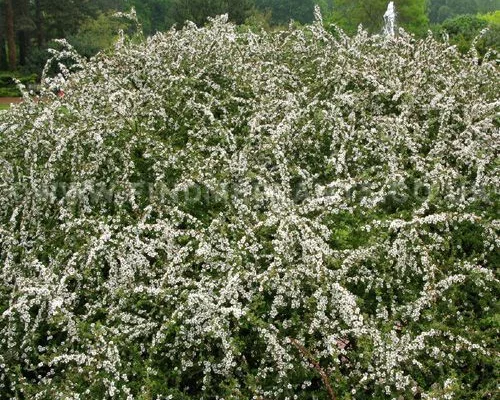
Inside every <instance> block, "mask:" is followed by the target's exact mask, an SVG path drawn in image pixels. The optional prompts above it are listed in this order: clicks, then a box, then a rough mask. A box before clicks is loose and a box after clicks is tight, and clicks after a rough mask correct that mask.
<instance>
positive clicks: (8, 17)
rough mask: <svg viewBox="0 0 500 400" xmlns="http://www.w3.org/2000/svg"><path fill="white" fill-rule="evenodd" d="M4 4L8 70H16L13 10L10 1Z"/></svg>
mask: <svg viewBox="0 0 500 400" xmlns="http://www.w3.org/2000/svg"><path fill="white" fill-rule="evenodd" d="M4 4H5V27H6V34H7V47H8V51H9V68H10V69H11V70H14V69H15V68H16V62H17V60H16V56H17V55H16V34H15V30H14V10H13V8H12V0H4Z"/></svg>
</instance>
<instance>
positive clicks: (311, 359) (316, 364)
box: [288, 338, 337, 400]
mask: <svg viewBox="0 0 500 400" xmlns="http://www.w3.org/2000/svg"><path fill="white" fill-rule="evenodd" d="M288 339H290V342H291V343H292V344H293V345H294V346H295V347H296V348H297V349H298V350H299V352H300V353H301V354H302V355H303V356H304V357H305V358H306V359H307V360H308V361H309V362H310V363H311V364H312V366H313V367H314V369H315V370H316V371H318V373H319V374H320V376H321V380H322V381H323V384H324V385H325V387H326V391H327V392H328V396H329V397H330V399H331V400H337V396H335V393H334V392H333V389H332V386H331V385H330V382H329V380H328V376H327V375H326V372H325V370H324V369H323V368H321V365H320V364H319V362H318V361H317V360H316V359H315V358H314V357H313V355H312V354H311V352H310V351H309V350H307V349H306V348H305V347H304V346H303V345H302V344H301V343H300V342H299V341H298V340H297V339H294V338H288Z"/></svg>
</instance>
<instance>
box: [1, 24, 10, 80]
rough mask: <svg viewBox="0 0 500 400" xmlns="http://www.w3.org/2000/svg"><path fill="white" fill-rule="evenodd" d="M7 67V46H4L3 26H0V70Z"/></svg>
mask: <svg viewBox="0 0 500 400" xmlns="http://www.w3.org/2000/svg"><path fill="white" fill-rule="evenodd" d="M7 68H9V64H8V63H7V47H6V46H5V36H4V31H3V27H2V28H0V70H5V69H7Z"/></svg>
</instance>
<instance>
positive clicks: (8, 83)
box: [0, 72, 37, 97]
mask: <svg viewBox="0 0 500 400" xmlns="http://www.w3.org/2000/svg"><path fill="white" fill-rule="evenodd" d="M36 79H37V76H36V74H31V75H20V74H18V73H13V72H0V97H19V96H21V92H20V91H19V89H18V88H17V84H16V80H18V81H19V82H21V84H23V85H25V86H27V85H31V84H35V83H36Z"/></svg>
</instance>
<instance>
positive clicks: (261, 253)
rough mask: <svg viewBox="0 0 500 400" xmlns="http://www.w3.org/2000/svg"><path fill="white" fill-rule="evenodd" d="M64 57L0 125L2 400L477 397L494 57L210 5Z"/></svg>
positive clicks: (494, 114) (488, 382) (486, 291)
mask: <svg viewBox="0 0 500 400" xmlns="http://www.w3.org/2000/svg"><path fill="white" fill-rule="evenodd" d="M69 55H71V49H68V50H65V51H63V52H62V53H60V54H56V55H55V56H54V57H55V58H54V60H55V61H57V59H58V58H67V57H68V56H69ZM73 65H74V70H73V71H68V70H66V69H65V68H64V67H62V71H63V72H62V74H61V75H59V76H57V77H56V78H54V79H47V80H46V82H45V83H46V87H45V89H44V92H43V94H42V98H41V99H40V100H39V101H34V100H32V99H30V98H29V97H26V98H25V101H24V102H23V103H22V104H20V105H18V106H16V107H13V108H12V109H10V110H9V111H7V112H5V113H4V114H2V115H1V116H0V118H1V120H0V121H1V122H0V127H1V129H0V185H1V192H0V196H1V199H0V259H1V275H0V316H1V317H0V393H1V395H0V397H2V398H19V399H22V398H25V399H28V398H29V399H104V398H112V399H134V398H137V399H250V398H253V399H312V398H317V399H335V398H336V399H373V398H375V399H390V398H392V399H411V398H421V399H473V398H477V399H479V398H489V397H492V396H493V393H494V391H495V390H496V383H495V377H496V375H495V374H496V372H497V371H496V368H498V365H497V364H496V361H495V360H496V358H497V356H498V348H497V347H496V338H497V335H498V328H499V319H498V314H497V312H498V304H497V303H496V302H495V295H496V294H498V288H499V285H498V279H497V277H496V271H495V266H498V262H499V259H498V254H499V253H498V245H499V237H498V228H499V221H498V219H496V215H495V210H496V209H497V207H498V198H497V194H496V193H495V188H496V187H499V178H498V176H497V174H496V172H497V171H496V169H497V168H498V165H499V159H498V156H497V155H498V151H499V143H500V142H499V132H498V127H499V119H498V106H499V101H498V93H497V89H498V87H499V82H498V80H499V74H498V72H499V71H498V66H497V65H496V64H495V63H494V62H490V61H488V60H483V61H482V62H481V63H479V62H478V61H477V59H476V58H475V57H474V54H469V55H468V56H462V55H460V54H459V53H458V52H457V51H456V50H455V49H454V48H452V47H448V46H447V45H445V44H441V43H438V42H436V41H435V40H434V39H433V38H432V37H429V38H427V39H425V40H415V39H414V38H413V37H411V36H409V35H407V34H405V33H404V32H400V36H399V37H397V38H395V39H388V38H384V37H380V36H368V35H367V34H366V33H365V32H363V31H360V32H358V34H357V35H356V36H354V37H353V38H349V37H346V36H345V35H344V34H343V33H342V32H340V31H335V32H334V33H333V34H332V33H328V32H326V31H325V30H324V29H323V26H322V24H321V22H320V21H319V20H317V21H316V22H315V23H314V24H312V25H310V26H307V27H305V28H301V29H296V28H293V27H291V28H290V29H289V30H287V31H278V32H271V33H266V32H262V33H260V34H256V33H252V32H243V31H242V30H241V29H238V28H236V27H235V26H233V25H232V24H228V23H227V22H226V21H225V19H224V17H219V18H216V19H214V20H212V21H211V23H210V24H209V25H208V26H207V27H205V28H197V27H196V26H194V25H188V26H186V27H185V28H184V29H182V30H171V31H169V32H167V33H160V34H157V35H155V36H154V37H152V38H149V39H147V40H146V41H145V42H143V43H140V44H132V43H127V41H126V40H121V41H120V42H119V43H118V44H117V47H116V50H115V51H114V53H113V54H112V55H105V54H101V55H98V56H96V58H94V59H92V60H90V61H89V62H85V61H83V60H80V59H77V60H76V61H75V63H74V64H73ZM55 87H57V88H61V89H62V90H63V91H64V94H65V95H64V97H61V96H56V95H55V94H53V93H52V92H51V89H52V88H55Z"/></svg>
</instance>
